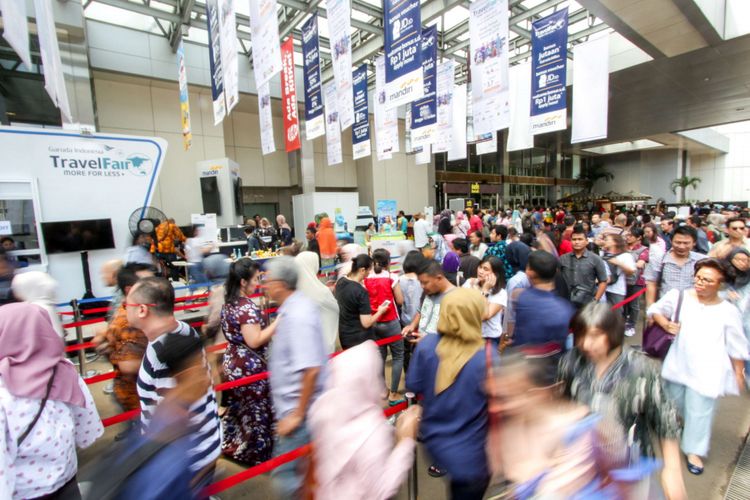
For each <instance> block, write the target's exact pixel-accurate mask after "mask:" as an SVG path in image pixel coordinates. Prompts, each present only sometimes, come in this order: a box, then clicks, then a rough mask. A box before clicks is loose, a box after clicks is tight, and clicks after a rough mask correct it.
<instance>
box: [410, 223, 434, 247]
mask: <svg viewBox="0 0 750 500" xmlns="http://www.w3.org/2000/svg"><path fill="white" fill-rule="evenodd" d="M430 229H431V226H430V223H429V222H427V221H426V220H424V219H419V220H418V221H417V222H415V223H414V246H415V247H417V248H424V247H426V246H427V244H428V243H429V242H430V240H429V238H428V237H427V233H429V231H430Z"/></svg>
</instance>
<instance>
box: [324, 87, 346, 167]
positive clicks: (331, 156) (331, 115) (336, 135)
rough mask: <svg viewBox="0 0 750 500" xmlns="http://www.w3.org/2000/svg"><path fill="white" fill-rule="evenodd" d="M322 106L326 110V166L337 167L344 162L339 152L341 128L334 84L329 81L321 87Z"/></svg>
mask: <svg viewBox="0 0 750 500" xmlns="http://www.w3.org/2000/svg"><path fill="white" fill-rule="evenodd" d="M323 104H324V105H325V110H326V153H327V155H328V166H331V165H338V164H339V163H342V162H343V161H344V160H343V158H342V154H343V152H342V151H341V128H340V127H341V126H340V125H339V113H338V111H337V110H336V106H337V104H338V95H337V93H336V82H335V81H330V82H328V83H326V84H325V85H323Z"/></svg>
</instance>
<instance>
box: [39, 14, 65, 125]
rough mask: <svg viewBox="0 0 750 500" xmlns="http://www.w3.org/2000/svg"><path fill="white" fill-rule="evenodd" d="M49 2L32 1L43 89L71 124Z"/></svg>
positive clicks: (58, 47)
mask: <svg viewBox="0 0 750 500" xmlns="http://www.w3.org/2000/svg"><path fill="white" fill-rule="evenodd" d="M50 1H51V0H34V7H35V9H36V27H37V31H38V36H39V52H41V54H42V66H44V89H45V90H46V91H47V93H48V94H49V96H50V98H51V99H52V102H53V103H54V104H55V106H57V107H58V108H59V109H60V113H62V115H63V121H67V122H69V123H72V122H73V117H72V115H71V114H70V104H69V103H68V93H67V91H66V90H65V76H64V75H63V69H62V62H61V61H60V46H59V45H58V43H57V31H56V30H55V19H54V18H53V17H52V4H51V3H50Z"/></svg>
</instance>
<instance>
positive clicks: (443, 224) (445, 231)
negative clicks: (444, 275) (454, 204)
mask: <svg viewBox="0 0 750 500" xmlns="http://www.w3.org/2000/svg"><path fill="white" fill-rule="evenodd" d="M437 232H438V234H439V235H440V236H438V235H435V236H433V238H434V239H435V244H436V248H435V257H434V258H435V260H436V261H438V262H442V261H443V257H444V256H445V254H446V253H447V252H449V251H450V249H449V248H448V243H447V241H446V236H452V235H453V224H452V223H451V211H450V210H443V211H442V212H440V219H439V220H438V224H437Z"/></svg>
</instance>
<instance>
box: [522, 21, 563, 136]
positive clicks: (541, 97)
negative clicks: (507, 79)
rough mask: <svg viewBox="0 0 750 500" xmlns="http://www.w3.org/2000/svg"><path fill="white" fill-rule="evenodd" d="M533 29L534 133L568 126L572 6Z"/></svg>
mask: <svg viewBox="0 0 750 500" xmlns="http://www.w3.org/2000/svg"><path fill="white" fill-rule="evenodd" d="M531 32H532V33H531V130H532V133H533V134H541V133H544V132H552V131H555V130H565V128H566V127H567V109H566V100H565V99H566V95H565V94H566V92H565V83H566V82H565V76H566V66H567V61H568V56H567V54H568V49H567V47H568V9H563V10H561V11H559V12H555V13H554V14H552V15H549V16H547V17H545V18H544V19H540V20H539V21H536V22H534V23H533V24H532V28H531Z"/></svg>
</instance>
